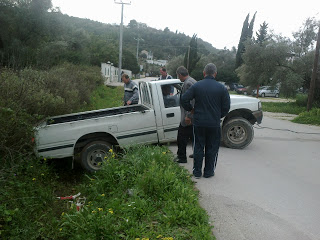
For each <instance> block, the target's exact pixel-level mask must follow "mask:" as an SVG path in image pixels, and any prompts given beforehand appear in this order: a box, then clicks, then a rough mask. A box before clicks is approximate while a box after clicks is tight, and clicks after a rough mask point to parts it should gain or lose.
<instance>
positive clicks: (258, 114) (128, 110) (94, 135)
mask: <svg viewBox="0 0 320 240" xmlns="http://www.w3.org/2000/svg"><path fill="white" fill-rule="evenodd" d="M181 86H182V83H181V82H180V80H178V79H169V80H160V81H151V82H144V81H141V82H139V94H140V102H139V104H138V105H132V106H124V107H115V108H108V109H100V110H94V111H87V112H80V113H74V114H67V115H61V116H55V117H50V118H48V119H46V120H45V121H43V122H42V123H40V124H39V125H38V126H37V127H35V140H36V141H35V142H36V145H35V146H36V147H35V151H36V154H37V155H38V156H42V157H45V158H65V157H73V158H75V157H76V159H78V160H79V161H80V163H81V165H82V167H83V168H85V169H87V170H89V171H97V170H99V168H100V167H101V163H102V161H103V160H104V158H105V157H106V156H107V155H108V154H110V152H109V150H110V149H113V148H114V147H123V146H128V145H132V144H150V143H166V142H173V141H176V139H177V130H178V126H179V121H180V107H179V99H180V89H181ZM168 88H169V90H171V91H172V89H173V88H174V94H173V95H172V94H171V95H170V94H169V95H167V92H168V91H167V90H168ZM169 92H170V91H169ZM261 121H262V111H261V102H260V101H259V100H258V99H256V98H253V97H245V96H237V95H231V108H230V111H229V113H228V114H227V116H226V117H225V118H224V119H222V120H221V125H222V142H223V143H224V145H225V146H227V147H230V148H244V147H246V146H248V145H249V144H250V143H251V141H252V139H253V135H254V132H253V127H252V125H253V124H255V123H256V122H258V123H261Z"/></svg>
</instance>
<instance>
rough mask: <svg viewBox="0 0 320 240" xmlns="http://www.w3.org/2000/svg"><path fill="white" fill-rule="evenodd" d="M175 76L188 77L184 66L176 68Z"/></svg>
mask: <svg viewBox="0 0 320 240" xmlns="http://www.w3.org/2000/svg"><path fill="white" fill-rule="evenodd" d="M176 73H177V75H179V74H180V75H181V76H184V77H186V76H188V75H189V72H188V69H186V68H185V67H184V66H180V67H178V68H177V71H176Z"/></svg>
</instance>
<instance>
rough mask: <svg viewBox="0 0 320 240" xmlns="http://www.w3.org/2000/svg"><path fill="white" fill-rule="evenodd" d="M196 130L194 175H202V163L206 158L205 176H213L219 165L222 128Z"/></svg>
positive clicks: (194, 127) (195, 127)
mask: <svg viewBox="0 0 320 240" xmlns="http://www.w3.org/2000/svg"><path fill="white" fill-rule="evenodd" d="M193 130H194V150H193V174H194V175H195V176H201V175H202V162H203V157H205V166H204V171H203V175H204V176H211V175H213V173H214V170H215V168H216V165H217V160H218V151H219V146H220V138H221V130H220V127H197V126H193Z"/></svg>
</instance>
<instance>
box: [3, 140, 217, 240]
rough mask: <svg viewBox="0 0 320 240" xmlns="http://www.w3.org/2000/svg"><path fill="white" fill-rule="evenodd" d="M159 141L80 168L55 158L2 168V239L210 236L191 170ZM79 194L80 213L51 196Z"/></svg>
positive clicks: (205, 237) (176, 237) (202, 239)
mask: <svg viewBox="0 0 320 240" xmlns="http://www.w3.org/2000/svg"><path fill="white" fill-rule="evenodd" d="M172 159H173V154H172V153H171V152H169V150H168V148H167V147H165V146H162V147H161V146H139V147H132V148H130V149H127V150H125V152H124V153H122V154H121V155H118V156H117V155H113V156H112V157H110V158H109V159H106V163H104V165H103V168H102V170H101V171H99V172H97V173H96V174H84V173H83V171H82V170H79V169H78V170H73V171H71V170H70V169H67V168H65V167H64V168H63V167H61V166H62V165H64V166H65V165H66V163H63V162H57V161H58V160H55V161H54V162H52V163H51V164H48V163H47V162H48V160H46V161H39V160H38V159H32V160H27V159H24V160H23V161H21V162H20V164H19V165H16V166H15V167H11V168H5V169H2V172H1V176H2V177H1V183H2V184H1V186H2V187H1V189H0V202H1V207H0V222H1V224H0V226H1V228H0V238H2V239H199V240H206V239H214V236H213V235H212V226H211V225H210V223H209V217H208V215H207V213H206V212H205V210H204V209H202V208H201V207H200V205H199V202H198V191H197V190H196V189H195V188H194V183H193V182H192V180H191V175H190V174H189V173H188V171H187V170H186V169H184V168H181V167H180V166H179V165H178V164H176V163H174V162H173V161H172ZM78 192H81V197H85V198H86V202H85V205H84V206H83V207H82V210H81V211H77V210H76V207H75V205H69V206H68V205H67V200H59V199H57V198H56V197H58V196H69V195H74V194H76V193H78Z"/></svg>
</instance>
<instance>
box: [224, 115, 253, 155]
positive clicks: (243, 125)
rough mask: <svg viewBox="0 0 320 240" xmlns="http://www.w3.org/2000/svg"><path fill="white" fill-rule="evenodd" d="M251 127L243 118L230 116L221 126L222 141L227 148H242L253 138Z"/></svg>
mask: <svg viewBox="0 0 320 240" xmlns="http://www.w3.org/2000/svg"><path fill="white" fill-rule="evenodd" d="M253 135H254V132H253V127H252V125H251V123H250V122H249V121H248V120H247V119H245V118H241V117H239V118H232V119H230V120H229V121H228V122H227V123H225V124H224V126H223V128H222V141H223V144H224V145H225V146H226V147H228V148H235V149H242V148H245V147H246V146H248V145H249V144H250V143H251V142H252V139H253Z"/></svg>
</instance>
